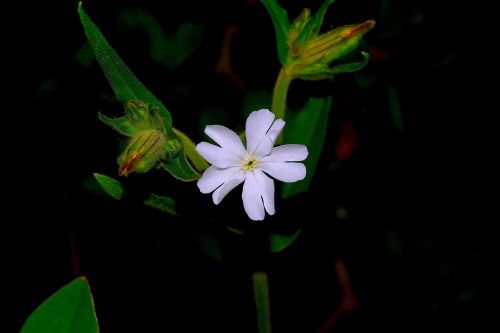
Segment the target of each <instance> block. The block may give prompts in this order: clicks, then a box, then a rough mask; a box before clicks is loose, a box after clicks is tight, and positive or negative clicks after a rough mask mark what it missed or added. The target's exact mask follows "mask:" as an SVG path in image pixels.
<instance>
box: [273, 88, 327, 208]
mask: <svg viewBox="0 0 500 333" xmlns="http://www.w3.org/2000/svg"><path fill="white" fill-rule="evenodd" d="M331 107H332V97H331V96H329V97H324V98H309V100H308V101H307V103H306V105H305V106H304V108H303V109H302V110H300V111H299V112H293V110H287V112H286V126H287V128H286V131H285V140H284V141H285V143H299V144H303V145H306V146H307V149H308V150H309V156H308V157H307V159H306V160H305V161H304V164H305V166H306V170H307V174H306V178H305V179H304V180H301V181H298V182H296V183H284V184H283V187H282V191H281V197H282V198H283V199H286V198H288V197H290V196H292V195H294V194H299V193H303V192H306V191H307V189H308V188H309V184H310V183H311V180H312V178H313V176H314V172H315V171H316V166H317V165H318V160H319V157H320V155H321V150H322V149H323V143H324V141H325V136H326V129H327V126H328V115H329V113H330V109H331Z"/></svg>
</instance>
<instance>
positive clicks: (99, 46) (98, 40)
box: [78, 2, 200, 181]
mask: <svg viewBox="0 0 500 333" xmlns="http://www.w3.org/2000/svg"><path fill="white" fill-rule="evenodd" d="M78 13H79V15H80V20H81V22H82V24H83V27H84V29H85V34H86V35H87V38H88V40H89V42H90V45H91V46H92V49H93V50H94V53H95V55H96V58H97V61H98V62H99V64H100V65H101V68H102V70H103V72H104V74H105V75H106V77H107V79H108V81H109V83H110V84H111V87H112V88H113V91H114V93H115V95H116V98H117V99H118V101H120V102H121V103H122V105H124V106H125V105H126V104H127V102H129V101H131V100H134V101H142V102H143V103H149V104H151V105H154V106H157V107H159V112H160V115H161V117H162V118H163V124H164V126H165V130H166V132H167V135H168V137H169V138H177V136H176V134H175V133H174V130H173V128H172V117H171V115H170V112H169V111H168V110H167V108H166V107H165V106H164V105H163V104H162V103H161V102H160V100H158V99H157V98H156V97H155V96H154V95H153V94H152V93H151V92H150V91H149V90H147V89H146V87H145V86H144V85H143V84H142V83H141V82H140V81H139V80H138V79H137V78H136V77H135V75H134V74H133V73H132V72H131V71H130V69H129V68H128V67H127V66H126V65H125V63H124V62H123V61H122V60H121V58H120V57H119V56H118V54H117V53H116V52H115V50H113V48H112V47H111V46H110V45H109V43H108V42H107V40H106V38H105V37H104V36H103V34H102V33H101V31H100V30H99V28H98V27H97V26H96V25H95V24H94V22H92V20H91V19H90V18H89V17H88V16H87V14H86V13H85V12H84V11H83V7H82V3H81V2H80V3H79V4H78ZM100 119H101V121H103V122H105V123H107V124H108V125H110V124H111V126H112V127H113V128H115V129H117V130H118V131H122V132H124V133H127V132H128V129H127V128H123V127H119V126H118V124H117V123H116V121H121V120H115V123H114V124H112V121H113V119H110V118H106V117H100ZM117 127H119V128H117ZM161 167H163V168H164V169H165V170H167V171H168V172H170V174H172V175H173V176H174V177H175V178H177V179H179V180H182V181H193V180H196V179H198V178H199V177H200V175H199V174H198V172H196V171H195V170H194V169H193V167H192V166H191V165H190V164H189V162H188V161H187V159H186V152H185V150H184V149H182V151H181V152H180V153H179V155H178V156H177V157H176V158H175V159H173V160H170V161H169V162H165V163H162V164H161Z"/></svg>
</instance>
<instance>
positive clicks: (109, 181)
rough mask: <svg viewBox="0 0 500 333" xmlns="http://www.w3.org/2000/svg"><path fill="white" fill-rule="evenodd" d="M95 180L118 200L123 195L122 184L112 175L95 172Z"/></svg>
mask: <svg viewBox="0 0 500 333" xmlns="http://www.w3.org/2000/svg"><path fill="white" fill-rule="evenodd" d="M94 177H95V180H97V182H98V183H99V185H101V187H102V189H103V190H104V192H106V193H107V194H109V195H110V196H111V197H113V198H115V199H116V200H120V199H121V198H122V196H123V187H122V184H121V183H120V182H119V181H118V180H116V179H113V178H111V177H108V176H105V175H101V174H100V173H94Z"/></svg>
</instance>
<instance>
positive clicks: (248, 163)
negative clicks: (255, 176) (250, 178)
mask: <svg viewBox="0 0 500 333" xmlns="http://www.w3.org/2000/svg"><path fill="white" fill-rule="evenodd" d="M258 165H259V162H258V161H257V159H256V158H255V157H254V156H252V155H248V156H247V157H246V158H245V159H244V160H243V169H244V170H245V171H252V170H253V169H255V168H257V166H258Z"/></svg>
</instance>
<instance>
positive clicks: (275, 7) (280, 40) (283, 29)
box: [261, 0, 290, 65]
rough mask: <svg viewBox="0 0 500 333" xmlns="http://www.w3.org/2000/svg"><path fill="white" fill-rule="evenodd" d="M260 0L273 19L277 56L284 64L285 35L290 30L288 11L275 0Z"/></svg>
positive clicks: (286, 46)
mask: <svg viewBox="0 0 500 333" xmlns="http://www.w3.org/2000/svg"><path fill="white" fill-rule="evenodd" d="M261 2H262V4H263V5H264V6H265V7H266V9H267V11H268V13H269V15H271V20H272V21H273V25H274V30H275V32H276V46H277V50H278V57H279V59H280V62H281V64H282V65H284V64H285V62H286V59H287V56H288V43H287V35H288V31H289V30H290V20H289V19H288V13H287V11H286V10H284V9H283V8H282V7H281V6H280V5H279V4H278V2H277V1H276V0H261Z"/></svg>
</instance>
